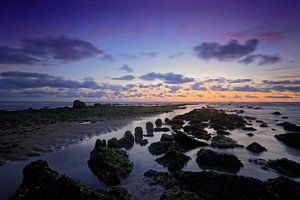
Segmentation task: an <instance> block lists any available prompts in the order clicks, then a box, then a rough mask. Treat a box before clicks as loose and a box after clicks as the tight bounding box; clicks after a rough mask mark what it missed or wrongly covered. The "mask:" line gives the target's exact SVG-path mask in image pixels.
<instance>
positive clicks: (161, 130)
mask: <svg viewBox="0 0 300 200" xmlns="http://www.w3.org/2000/svg"><path fill="white" fill-rule="evenodd" d="M153 130H154V132H170V131H171V130H170V129H169V128H168V127H160V128H154V129H153Z"/></svg>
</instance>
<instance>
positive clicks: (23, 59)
mask: <svg viewBox="0 0 300 200" xmlns="http://www.w3.org/2000/svg"><path fill="white" fill-rule="evenodd" d="M97 55H101V56H102V58H103V59H106V58H108V57H109V58H110V59H111V58H112V57H111V56H110V55H108V54H106V53H105V52H104V51H103V50H100V49H98V48H97V47H96V46H94V45H93V44H92V43H90V42H88V41H85V40H81V39H76V38H69V37H67V36H59V37H52V36H46V37H38V38H25V39H22V40H21V45H20V47H19V48H14V47H10V46H0V64H25V65H28V64H36V63H48V62H51V61H58V62H72V61H78V60H82V59H85V58H90V57H94V56H97Z"/></svg>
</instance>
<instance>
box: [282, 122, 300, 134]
mask: <svg viewBox="0 0 300 200" xmlns="http://www.w3.org/2000/svg"><path fill="white" fill-rule="evenodd" d="M277 125H278V126H283V129H284V130H286V131H293V132H294V131H295V132H296V131H300V126H297V125H296V124H293V123H290V122H283V123H278V124H277Z"/></svg>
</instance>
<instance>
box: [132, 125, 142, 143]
mask: <svg viewBox="0 0 300 200" xmlns="http://www.w3.org/2000/svg"><path fill="white" fill-rule="evenodd" d="M134 137H135V142H136V143H139V142H140V141H142V140H143V129H142V127H136V128H135V129H134Z"/></svg>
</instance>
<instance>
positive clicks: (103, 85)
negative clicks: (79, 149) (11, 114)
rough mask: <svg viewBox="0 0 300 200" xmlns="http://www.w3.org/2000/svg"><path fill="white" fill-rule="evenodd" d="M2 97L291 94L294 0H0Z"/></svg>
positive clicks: (298, 21) (283, 97)
mask: <svg viewBox="0 0 300 200" xmlns="http://www.w3.org/2000/svg"><path fill="white" fill-rule="evenodd" d="M0 16H1V17H0V27H1V31H0V96H1V97H2V100H19V99H20V98H22V99H23V100H68V99H74V98H80V99H83V100H99V99H100V100H115V101H130V100H137V101H138V100H140V101H145V100H147V101H161V100H166V101H169V100H177V101H213V100H216V101H300V67H299V62H300V61H299V58H298V57H299V55H300V46H299V44H300V1H298V0H276V1H275V0H248V1H246V0H222V1H221V0H215V1H211V0H197V1H196V0H195V1H194V0H185V1H182V0H180V1H179V0H160V1H156V0H152V1H144V0H136V1H134V0H131V1H126V0H118V1H117V0H115V1H114V0H109V1H106V0H102V1H101V0H72V1H71V0H68V1H64V0H59V1H58V0H51V1H46V0H26V1H24V0H4V1H1V6H0Z"/></svg>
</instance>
